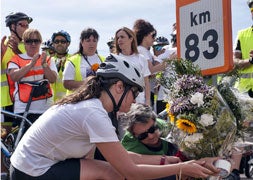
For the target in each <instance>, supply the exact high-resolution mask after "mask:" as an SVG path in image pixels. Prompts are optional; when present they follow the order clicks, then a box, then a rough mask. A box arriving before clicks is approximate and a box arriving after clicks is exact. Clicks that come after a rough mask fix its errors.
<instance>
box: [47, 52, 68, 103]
mask: <svg viewBox="0 0 253 180" xmlns="http://www.w3.org/2000/svg"><path fill="white" fill-rule="evenodd" d="M69 57H70V54H67V55H66V56H65V57H64V58H65V59H67V58H69ZM57 59H59V58H57V57H56V56H54V57H52V58H51V60H52V61H55V62H56V61H57ZM62 60H63V58H62ZM62 60H61V61H62ZM63 61H64V64H63V67H64V66H65V63H66V60H63ZM62 78H63V68H60V69H59V71H58V77H57V80H56V82H55V83H52V84H51V87H52V89H53V100H54V102H56V101H57V100H59V99H61V98H63V97H64V96H65V95H66V92H67V89H66V88H65V87H64V86H63V82H62Z"/></svg>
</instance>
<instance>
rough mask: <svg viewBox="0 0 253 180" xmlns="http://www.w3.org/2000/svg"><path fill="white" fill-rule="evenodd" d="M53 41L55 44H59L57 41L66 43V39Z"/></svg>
mask: <svg viewBox="0 0 253 180" xmlns="http://www.w3.org/2000/svg"><path fill="white" fill-rule="evenodd" d="M54 43H55V44H59V43H61V44H66V43H67V41H66V40H55V41H54Z"/></svg>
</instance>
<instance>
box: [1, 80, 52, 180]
mask: <svg viewBox="0 0 253 180" xmlns="http://www.w3.org/2000/svg"><path fill="white" fill-rule="evenodd" d="M19 83H21V84H26V85H29V86H31V87H32V89H31V93H30V95H29V98H28V102H27V105H26V108H25V111H24V113H23V115H19V114H15V113H11V112H8V111H5V110H1V114H4V115H6V116H10V117H12V118H14V119H21V123H20V125H19V126H18V127H17V128H14V129H13V130H12V131H11V132H10V133H8V134H7V135H6V137H5V138H4V139H2V137H1V152H2V153H3V157H2V160H3V165H4V166H5V167H6V169H7V170H9V168H10V157H11V155H12V154H13V152H14V151H15V149H16V147H17V145H18V143H19V141H20V140H21V138H22V136H23V135H24V133H25V130H26V125H28V127H29V126H31V125H32V122H31V121H30V120H28V119H27V116H28V114H29V109H30V106H31V103H32V101H33V98H38V97H39V96H41V95H45V94H47V93H49V91H48V87H47V85H48V84H49V83H48V80H47V79H43V80H41V81H35V82H31V81H23V82H19ZM8 175H9V174H8V173H6V174H5V173H4V174H2V172H1V179H8Z"/></svg>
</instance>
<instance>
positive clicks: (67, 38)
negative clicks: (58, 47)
mask: <svg viewBox="0 0 253 180" xmlns="http://www.w3.org/2000/svg"><path fill="white" fill-rule="evenodd" d="M58 35H61V36H63V37H65V39H66V41H68V42H69V43H70V42H71V37H70V35H69V33H67V32H66V31H63V30H60V31H57V32H54V33H53V35H52V37H51V40H52V42H54V39H55V37H56V36H58Z"/></svg>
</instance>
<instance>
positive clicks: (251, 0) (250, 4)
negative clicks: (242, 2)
mask: <svg viewBox="0 0 253 180" xmlns="http://www.w3.org/2000/svg"><path fill="white" fill-rule="evenodd" d="M247 4H248V6H249V8H251V7H252V5H253V0H248V2H247Z"/></svg>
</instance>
